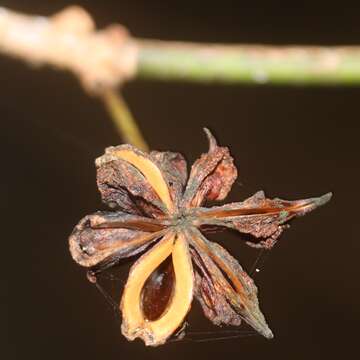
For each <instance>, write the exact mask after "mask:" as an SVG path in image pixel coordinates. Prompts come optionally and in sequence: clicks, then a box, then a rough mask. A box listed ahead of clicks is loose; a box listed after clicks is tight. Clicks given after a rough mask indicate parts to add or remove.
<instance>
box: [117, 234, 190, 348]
mask: <svg viewBox="0 0 360 360" xmlns="http://www.w3.org/2000/svg"><path fill="white" fill-rule="evenodd" d="M169 256H171V259H172V263H173V269H174V273H175V284H174V290H173V294H172V296H171V298H170V300H169V303H168V305H167V307H166V309H165V310H164V312H163V314H162V315H161V316H160V317H159V318H157V319H156V320H150V319H148V318H146V316H145V314H144V310H143V304H142V301H143V296H142V295H143V289H144V286H145V283H146V281H147V280H148V279H149V277H150V276H151V275H152V273H153V272H154V271H155V270H156V269H157V268H158V267H159V265H160V264H161V263H163V262H164V261H166V259H167V258H168V257H169ZM193 284H194V279H193V270H192V263H191V258H190V254H189V249H188V244H187V241H186V239H185V238H184V236H183V235H182V233H174V232H172V231H169V232H168V233H167V234H166V235H165V237H164V238H163V239H162V240H161V241H160V242H159V243H158V244H156V245H155V246H154V247H153V248H152V249H151V250H150V251H148V252H147V253H145V254H144V255H142V256H141V258H140V259H139V260H138V261H137V262H136V263H135V264H134V265H133V266H132V268H131V270H130V274H129V278H128V281H127V283H126V286H125V289H124V293H123V297H122V300H121V311H122V314H123V323H122V327H121V329H122V333H123V335H124V336H125V337H126V338H127V339H128V340H134V339H135V338H138V337H139V338H141V339H142V340H143V341H144V342H145V344H146V345H150V346H158V345H161V344H163V343H165V342H166V340H167V339H168V338H169V337H170V336H171V335H172V334H173V333H174V332H175V331H176V330H177V329H178V328H179V327H180V325H181V324H182V322H183V321H184V318H185V316H186V314H187V313H188V311H189V309H190V306H191V302H192V296H193V286H194V285H193Z"/></svg>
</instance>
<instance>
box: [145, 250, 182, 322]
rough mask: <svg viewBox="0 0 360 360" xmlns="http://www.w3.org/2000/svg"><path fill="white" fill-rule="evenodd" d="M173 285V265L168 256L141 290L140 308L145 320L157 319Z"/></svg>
mask: <svg viewBox="0 0 360 360" xmlns="http://www.w3.org/2000/svg"><path fill="white" fill-rule="evenodd" d="M174 285H175V274H174V267H173V264H172V260H171V257H169V258H167V259H166V260H165V261H164V262H163V263H162V264H160V265H159V267H158V268H157V269H156V270H155V271H154V272H153V273H152V274H151V275H150V276H149V278H148V279H147V280H146V283H145V285H144V288H143V290H142V296H141V301H142V310H143V313H144V316H145V318H146V319H147V320H150V321H154V320H157V319H158V318H159V317H160V316H161V315H162V314H163V313H164V311H165V310H166V307H167V305H168V304H169V301H170V298H171V296H172V294H173V291H174Z"/></svg>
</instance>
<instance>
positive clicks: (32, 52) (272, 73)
mask: <svg viewBox="0 0 360 360" xmlns="http://www.w3.org/2000/svg"><path fill="white" fill-rule="evenodd" d="M0 52H2V53H4V54H6V55H9V56H13V57H17V58H20V59H22V60H25V61H27V62H28V63H31V64H34V65H51V66H54V67H57V68H61V69H66V70H69V71H71V72H73V73H74V74H75V75H76V76H77V77H78V78H79V80H80V81H81V83H82V84H83V86H84V87H85V89H86V90H88V91H90V92H92V93H97V92H99V91H100V92H101V91H103V90H106V89H113V88H115V87H116V86H118V85H120V84H121V83H123V82H125V81H128V80H131V79H134V78H142V79H152V80H164V81H173V80H178V81H189V82H201V83H210V82H218V83H246V84H264V83H269V84H283V85H297V84H303V85H328V84H334V85H359V84H360V46H344V47H324V46H312V47H310V46H290V47H288V46H283V47H275V46H258V45H213V44H195V43H180V42H169V41H158V40H157V41H152V40H141V39H136V38H133V37H131V36H130V35H129V34H128V32H127V31H126V29H125V28H123V27H122V26H121V25H112V26H110V27H108V28H106V29H104V30H96V28H95V25H94V21H93V20H92V18H91V16H90V15H89V14H88V13H87V12H86V11H85V10H83V9H82V8H79V7H75V6H73V7H70V8H67V9H65V10H63V11H61V12H60V13H58V14H55V15H54V16H51V17H40V16H29V15H23V14H19V13H16V12H13V11H10V10H7V9H5V8H0Z"/></svg>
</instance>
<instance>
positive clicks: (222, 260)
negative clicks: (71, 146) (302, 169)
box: [69, 129, 331, 346]
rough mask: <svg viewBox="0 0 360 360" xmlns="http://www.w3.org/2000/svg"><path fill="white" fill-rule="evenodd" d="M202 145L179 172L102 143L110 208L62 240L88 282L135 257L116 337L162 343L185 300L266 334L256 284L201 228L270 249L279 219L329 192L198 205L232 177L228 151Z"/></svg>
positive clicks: (221, 321) (101, 179) (282, 223)
mask: <svg viewBox="0 0 360 360" xmlns="http://www.w3.org/2000/svg"><path fill="white" fill-rule="evenodd" d="M205 131H206V134H207V136H208V139H209V144H210V146H209V151H208V152H207V153H205V154H202V155H201V157H200V158H199V159H198V160H197V161H196V162H195V163H194V164H193V166H192V168H191V171H190V174H189V176H188V175H187V165H186V162H185V160H184V158H183V156H182V155H181V154H179V153H173V152H156V151H153V152H151V153H150V154H146V153H143V152H141V151H140V150H138V149H136V148H135V147H133V146H130V145H120V146H116V147H110V148H107V149H106V151H105V154H104V155H103V156H101V157H100V158H98V159H97V160H96V167H97V183H98V188H99V190H100V193H101V196H102V200H103V202H104V203H105V204H107V205H108V206H109V207H110V208H111V209H112V210H111V211H99V212H97V213H95V214H92V215H88V216H86V217H85V218H84V219H82V220H81V221H80V222H79V224H78V225H77V226H76V227H75V229H74V231H73V233H72V235H71V236H70V239H69V243H70V251H71V254H72V256H73V258H74V260H75V261H76V262H78V263H79V264H80V265H82V266H85V267H87V268H89V274H90V276H89V277H90V279H91V280H92V281H96V274H97V273H98V272H101V271H103V270H104V269H105V268H108V267H111V266H113V265H115V264H117V263H118V262H119V260H120V259H123V258H126V257H129V256H133V255H136V254H142V255H141V256H140V257H139V258H138V260H137V261H136V262H135V263H134V264H133V266H132V267H131V270H130V273H129V277H128V280H127V283H126V286H125V288H124V292H123V295H122V299H121V304H120V309H121V311H122V318H123V321H122V333H123V334H124V336H125V337H126V338H127V339H128V340H133V339H135V338H141V339H142V340H143V341H144V342H145V344H146V345H151V346H157V345H161V344H163V343H165V342H166V341H167V340H168V339H169V337H171V336H172V335H173V334H175V333H176V331H177V330H178V329H179V328H180V327H181V326H182V324H183V323H184V319H185V317H186V315H187V313H188V311H189V310H190V307H191V303H192V299H193V296H195V297H196V298H197V299H198V301H199V302H200V304H201V306H202V308H203V311H204V314H205V316H206V317H207V318H208V319H210V320H211V321H212V322H213V323H214V324H215V325H233V326H238V325H240V323H241V321H242V320H244V321H246V322H247V323H248V324H249V325H250V326H252V327H253V328H254V329H255V330H256V331H258V332H259V333H260V334H262V335H263V336H265V337H267V338H271V337H273V334H272V332H271V330H270V328H269V327H268V325H267V323H266V321H265V318H264V316H263V314H262V312H261V310H260V308H259V302H258V298H257V288H256V286H255V284H254V282H253V280H252V279H251V278H250V276H249V275H248V274H246V272H245V271H244V270H243V269H242V267H241V266H240V264H239V263H238V262H237V260H236V259H235V258H234V257H232V256H231V255H230V254H229V253H228V252H227V251H226V250H225V249H224V248H223V247H221V246H220V245H219V244H217V243H215V242H211V241H209V240H207V239H206V237H205V236H204V234H206V231H207V230H208V229H211V230H212V231H214V230H216V229H224V228H229V229H234V230H237V231H239V232H240V233H245V234H249V235H251V236H252V237H253V239H254V240H253V241H247V244H248V245H251V246H255V247H263V248H266V249H270V248H271V247H272V246H274V244H275V242H276V241H277V239H278V237H279V236H280V234H281V233H282V232H283V230H284V229H285V228H286V227H288V224H286V223H287V222H288V221H289V220H290V219H292V218H294V217H295V216H301V215H304V214H306V213H307V212H309V211H311V210H313V209H315V208H316V207H318V206H320V205H323V204H324V203H326V202H327V201H328V200H329V199H330V197H331V194H330V193H329V194H326V195H323V196H322V197H318V198H310V199H305V200H297V201H287V200H281V199H268V198H266V197H265V194H264V192H262V191H259V192H257V193H256V194H255V195H253V196H252V197H250V198H248V199H246V200H245V201H243V202H235V203H230V204H227V205H223V206H213V207H210V208H208V207H204V204H205V203H206V202H207V201H210V200H211V201H219V200H223V199H224V198H225V197H226V196H227V194H228V193H229V191H230V189H231V186H232V184H233V183H234V181H235V180H236V178H237V169H236V167H235V165H234V163H233V159H232V157H231V155H230V152H229V149H228V148H226V147H220V146H218V145H217V143H216V140H215V138H214V137H213V136H212V135H211V133H210V132H209V130H207V129H205Z"/></svg>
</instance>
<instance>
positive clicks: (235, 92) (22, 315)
mask: <svg viewBox="0 0 360 360" xmlns="http://www.w3.org/2000/svg"><path fill="white" fill-rule="evenodd" d="M76 3H77V4H79V5H82V6H84V7H85V8H86V9H87V10H88V11H89V12H90V13H91V14H92V15H93V16H94V18H95V19H96V21H97V24H98V26H100V27H103V26H106V25H108V24H110V23H113V22H119V23H122V24H124V25H125V26H127V27H128V28H129V29H130V30H131V32H132V34H133V35H134V36H136V37H147V38H159V39H168V40H189V41H206V42H224V43H231V42H238V43H265V44H291V43H297V44H324V45H331V44H339V45H341V44H344V45H345V44H360V28H359V14H360V4H359V3H358V2H355V1H353V2H351V3H350V4H346V2H345V3H341V4H339V3H335V2H334V3H331V2H329V1H317V2H285V1H272V2H257V1H252V2H249V1H227V0H223V1H221V2H209V1H207V2H203V1H197V2H194V1H185V0H182V1H171V2H168V1H146V0H143V1H115V0H114V1H110V0H109V1H106V0H102V1H94V0H93V1H80V0H78V1H77V2H76ZM69 4H73V3H72V2H70V1H54V0H52V1H44V0H32V1H17V0H11V1H1V4H0V5H1V6H5V7H9V8H11V9H13V10H17V11H22V12H28V13H35V14H41V15H50V14H53V13H54V12H56V11H59V10H61V9H62V8H63V7H64V6H66V5H69ZM0 68H1V71H0V83H1V85H2V86H1V88H0V117H1V122H0V137H1V141H0V153H1V177H0V196H1V203H0V209H1V219H2V227H1V229H2V231H3V232H2V235H1V254H2V258H3V261H2V268H3V271H2V286H1V290H0V293H1V312H2V313H3V314H2V318H3V319H4V321H2V324H3V325H4V324H5V326H2V327H1V330H0V332H2V334H1V337H0V339H1V340H0V342H2V340H3V342H4V343H3V346H2V356H1V357H2V358H4V359H25V358H26V359H28V360H32V359H52V360H55V359H88V360H90V359H91V360H92V359H107V360H112V359H120V358H131V359H140V358H146V359H169V358H171V359H174V360H175V359H183V358H188V359H189V358H191V359H218V358H222V359H224V358H225V357H226V358H227V357H229V358H231V357H236V358H240V357H243V358H250V357H251V358H252V359H254V360H255V359H265V358H269V359H292V360H297V359H307V360H310V359H337V358H339V356H342V357H349V356H356V353H357V352H358V351H357V337H358V324H359V321H360V310H359V295H360V289H359V267H358V264H359V250H360V246H359V241H358V223H359V219H358V202H359V196H358V184H359V181H360V176H359V175H360V174H359V150H358V148H359V146H358V143H359V130H360V124H359V112H360V108H359V99H360V88H345V87H322V88H305V87H271V86H267V87H253V86H220V85H213V86H212V85H209V86H204V85H190V84H187V85H185V84H180V83H177V84H176V83H159V82H144V81H135V82H132V83H130V84H128V85H126V87H125V90H124V96H125V97H126V99H127V100H128V102H129V105H130V107H131V109H132V111H133V113H134V115H135V116H136V118H137V119H138V121H139V124H140V126H141V128H142V131H143V133H144V135H145V138H146V139H147V141H148V143H149V144H150V146H151V147H152V148H153V149H159V150H168V149H169V150H170V149H171V150H176V151H180V152H182V153H184V154H185V155H186V157H187V159H188V160H189V161H190V162H192V161H193V160H194V159H196V158H197V157H198V155H199V154H200V153H201V152H204V151H205V150H206V149H207V143H206V139H205V136H204V134H203V131H202V127H204V126H207V127H209V128H210V129H212V131H213V132H214V134H215V135H216V137H217V139H218V140H219V142H220V143H221V144H224V145H228V146H229V147H230V149H231V152H232V154H233V155H234V157H235V160H236V164H237V166H238V168H239V173H240V176H239V179H238V180H239V182H238V183H237V184H236V185H235V186H234V188H233V191H232V193H231V196H230V198H229V200H241V199H244V198H245V197H247V196H249V195H251V194H252V193H254V192H255V191H256V190H260V189H263V190H265V191H266V193H267V195H268V196H269V197H276V196H278V197H281V198H285V199H297V198H304V197H311V196H317V195H320V194H323V193H326V192H328V191H333V192H334V198H333V199H332V201H331V202H330V203H329V204H327V205H326V206H325V207H323V208H321V209H319V210H317V211H316V212H314V213H311V214H310V215H308V216H306V217H304V218H301V219H297V220H295V221H294V222H293V223H292V226H291V229H289V230H287V231H286V232H285V233H284V234H283V236H282V237H281V239H280V242H279V243H278V245H277V246H276V247H275V248H274V249H273V250H272V251H271V253H270V254H268V256H267V257H266V259H265V261H263V262H262V263H261V264H260V266H259V268H260V272H259V273H257V274H256V275H255V281H256V283H257V285H258V287H259V297H260V303H261V307H262V310H263V312H264V313H265V316H266V318H267V320H268V323H269V325H270V327H271V328H272V330H273V331H274V333H275V338H274V339H273V340H271V341H268V340H266V339H263V338H261V337H260V336H255V337H241V338H239V339H231V340H225V341H218V342H204V343H194V342H178V343H173V344H168V345H165V346H162V347H159V348H146V347H145V346H144V345H143V343H142V342H140V341H139V340H137V341H135V342H127V341H126V339H125V338H124V337H123V336H122V335H121V334H120V326H119V322H118V321H117V320H116V318H115V315H114V313H113V312H112V311H111V309H110V308H109V307H108V306H107V304H106V302H105V300H104V298H103V297H102V296H101V295H100V294H99V293H98V292H97V290H96V289H95V287H94V286H93V285H92V284H90V283H89V282H88V281H87V280H86V277H85V270H84V269H82V268H80V267H79V266H78V265H76V264H75V263H74V262H73V260H72V259H71V257H70V255H69V251H68V243H67V238H68V235H69V234H70V232H71V231H72V228H73V226H74V225H75V224H76V223H77V222H78V220H79V219H80V218H81V217H83V216H84V215H86V214H89V213H92V212H94V211H95V210H98V209H104V206H103V205H102V204H101V201H100V196H99V193H98V191H97V188H96V181H95V167H94V159H95V158H96V157H98V156H99V155H101V154H102V153H103V150H104V148H105V147H107V146H109V145H116V144H119V143H120V142H121V140H120V139H119V136H118V135H117V133H116V131H114V128H113V125H112V123H111V121H110V120H109V117H108V114H107V113H106V112H105V110H104V108H103V106H102V104H101V103H100V102H99V101H97V100H96V99H93V98H90V97H88V96H87V95H86V94H84V92H83V90H82V89H81V88H80V86H79V84H78V82H77V80H76V79H74V78H73V77H72V76H71V75H70V74H68V73H63V72H57V71H53V70H52V69H48V68H41V69H35V70H34V69H31V68H29V67H28V66H26V65H24V64H23V63H22V62H20V61H15V60H13V59H8V58H5V57H3V56H1V57H0ZM4 231H5V232H4ZM212 239H216V240H217V241H219V242H220V243H221V244H222V245H224V246H225V247H226V248H227V249H228V250H229V251H230V252H231V253H232V254H233V255H234V256H236V257H237V258H238V259H239V261H240V263H241V264H242V265H243V266H244V267H245V268H246V269H248V270H249V269H250V268H251V266H252V264H253V262H254V260H255V259H256V257H257V254H258V251H257V250H254V249H249V248H247V247H246V245H245V244H244V242H243V241H242V240H241V238H240V237H238V236H235V235H233V234H229V233H221V234H218V235H216V236H214V237H212ZM126 271H127V268H126V265H125V270H124V273H126ZM124 280H126V276H125V275H124ZM189 322H190V329H191V330H192V331H196V330H199V329H203V328H204V327H205V328H210V327H208V325H207V320H206V319H205V318H204V316H203V314H202V312H201V310H200V309H199V306H198V305H197V304H194V306H193V309H192V311H191V314H190V316H189ZM211 329H213V330H214V328H212V327H211ZM244 329H247V328H246V327H245V326H244Z"/></svg>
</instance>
